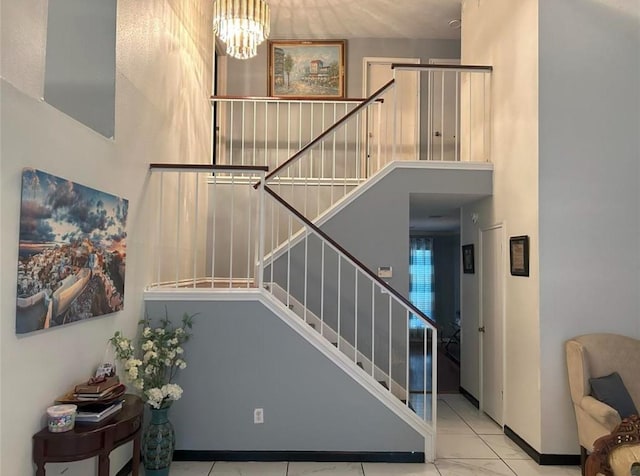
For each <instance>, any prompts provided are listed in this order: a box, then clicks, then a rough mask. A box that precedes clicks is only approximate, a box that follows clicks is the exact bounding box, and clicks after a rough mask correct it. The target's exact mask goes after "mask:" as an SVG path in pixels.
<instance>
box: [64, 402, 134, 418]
mask: <svg viewBox="0 0 640 476" xmlns="http://www.w3.org/2000/svg"><path fill="white" fill-rule="evenodd" d="M123 403H124V400H115V401H113V402H111V403H107V404H103V403H92V404H89V405H83V406H82V407H80V408H78V412H77V413H76V423H98V422H100V421H102V420H105V419H107V418H108V417H110V416H111V415H114V414H116V413H118V412H119V411H120V410H122V405H123Z"/></svg>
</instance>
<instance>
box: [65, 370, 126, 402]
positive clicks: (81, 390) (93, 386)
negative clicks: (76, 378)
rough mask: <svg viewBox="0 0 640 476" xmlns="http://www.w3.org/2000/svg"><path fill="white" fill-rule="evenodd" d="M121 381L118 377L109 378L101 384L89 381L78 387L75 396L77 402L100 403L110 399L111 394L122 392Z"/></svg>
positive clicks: (74, 392)
mask: <svg viewBox="0 0 640 476" xmlns="http://www.w3.org/2000/svg"><path fill="white" fill-rule="evenodd" d="M120 387H121V385H120V379H119V378H118V376H117V375H115V376H113V377H107V378H106V379H104V380H102V381H100V382H94V381H92V380H89V381H88V382H85V383H81V384H80V385H76V387H75V389H74V391H73V396H74V397H75V398H76V399H77V400H90V401H94V400H95V401H99V400H104V399H106V398H109V396H110V395H111V394H113V393H114V392H117V391H119V390H120Z"/></svg>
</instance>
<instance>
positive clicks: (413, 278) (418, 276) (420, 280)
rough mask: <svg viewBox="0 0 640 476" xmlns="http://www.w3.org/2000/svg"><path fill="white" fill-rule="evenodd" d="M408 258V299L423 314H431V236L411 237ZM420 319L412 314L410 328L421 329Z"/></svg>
mask: <svg viewBox="0 0 640 476" xmlns="http://www.w3.org/2000/svg"><path fill="white" fill-rule="evenodd" d="M410 249H411V254H410V258H409V300H410V301H411V303H412V304H413V305H414V306H416V307H417V308H418V309H420V310H421V311H422V312H423V313H424V314H426V315H427V316H429V317H431V316H432V315H433V243H432V240H431V238H424V237H411V245H410ZM422 327H423V324H422V320H421V319H420V318H418V317H416V316H414V315H413V314H412V315H411V317H410V318H409V328H410V329H422Z"/></svg>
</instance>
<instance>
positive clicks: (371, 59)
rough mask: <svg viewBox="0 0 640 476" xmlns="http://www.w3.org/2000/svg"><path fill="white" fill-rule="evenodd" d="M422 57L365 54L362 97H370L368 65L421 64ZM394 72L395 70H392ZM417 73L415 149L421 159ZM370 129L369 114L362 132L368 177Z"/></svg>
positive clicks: (418, 73) (418, 82)
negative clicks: (368, 133) (368, 90)
mask: <svg viewBox="0 0 640 476" xmlns="http://www.w3.org/2000/svg"><path fill="white" fill-rule="evenodd" d="M420 62H421V59H420V58H397V57H395V58H394V57H386V56H365V57H363V58H362V97H363V98H367V97H369V94H368V92H367V89H368V88H369V81H368V79H369V68H368V66H369V65H370V64H389V65H391V64H392V63H409V64H420ZM392 73H393V70H392ZM416 75H417V77H418V80H417V88H418V90H417V91H416V92H417V107H416V150H415V156H416V157H417V158H418V159H420V133H421V130H420V128H421V125H420V100H421V99H420V89H421V88H420V84H421V81H420V79H421V78H420V71H416ZM393 77H394V78H395V73H393ZM368 130H369V118H368V115H367V121H366V123H365V125H364V127H363V130H362V134H363V139H364V142H363V143H364V144H366V147H365V154H366V157H365V158H366V161H365V164H364V168H365V169H364V171H363V173H364V174H366V176H367V177H368V176H369V174H368V172H369V156H370V154H369V137H368V135H367V132H368Z"/></svg>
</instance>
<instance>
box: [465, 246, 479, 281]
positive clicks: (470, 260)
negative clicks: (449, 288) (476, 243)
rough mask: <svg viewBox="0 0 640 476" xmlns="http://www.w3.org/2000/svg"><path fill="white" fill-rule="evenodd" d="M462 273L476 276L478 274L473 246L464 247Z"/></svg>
mask: <svg viewBox="0 0 640 476" xmlns="http://www.w3.org/2000/svg"><path fill="white" fill-rule="evenodd" d="M462 272H463V273H465V274H474V273H475V272H476V266H475V256H474V254H473V245H472V244H471V245H463V246H462Z"/></svg>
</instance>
